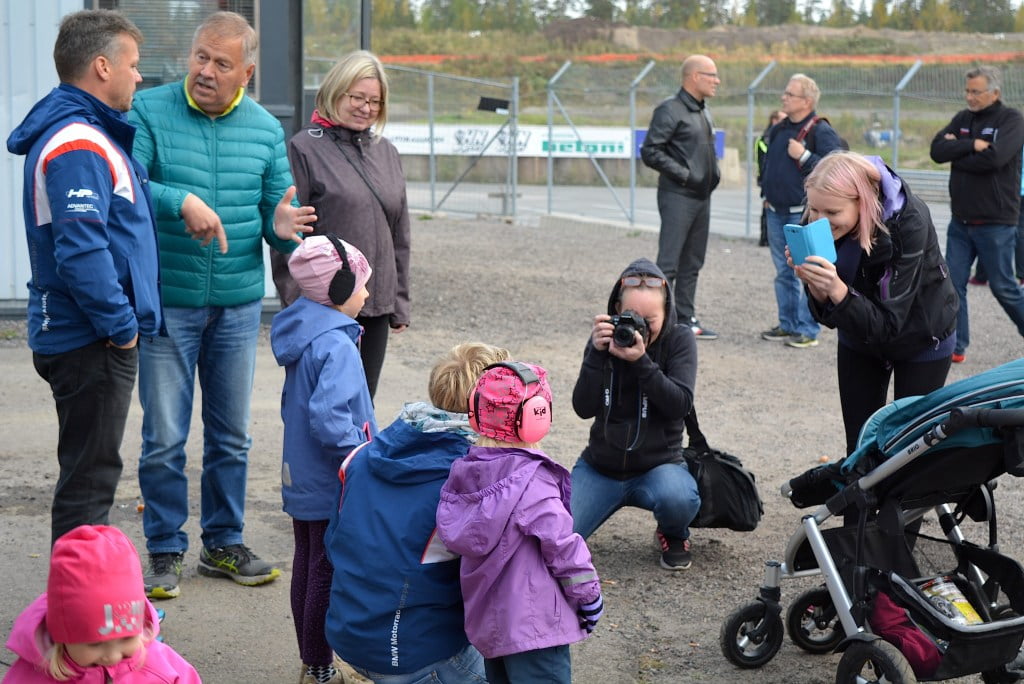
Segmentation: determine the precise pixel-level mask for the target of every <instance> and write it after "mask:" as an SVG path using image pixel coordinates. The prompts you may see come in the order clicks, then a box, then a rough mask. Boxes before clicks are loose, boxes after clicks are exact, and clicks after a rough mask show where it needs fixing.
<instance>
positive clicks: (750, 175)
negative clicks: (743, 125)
mask: <svg viewBox="0 0 1024 684" xmlns="http://www.w3.org/2000/svg"><path fill="white" fill-rule="evenodd" d="M774 68H775V60H774V59H773V60H772V61H770V62H768V64H767V66H765V68H764V69H762V70H761V73H760V74H758V75H757V78H755V79H754V80H753V81H751V82H750V85H749V86H747V219H746V224H747V237H750V220H751V216H752V214H751V208H752V207H751V200H750V194H751V193H752V192H753V191H754V91H755V90H756V89H757V86H758V85H760V84H761V81H763V80H764V79H765V77H766V76H767V75H768V74H769V73H770V72H771V70H772V69H774Z"/></svg>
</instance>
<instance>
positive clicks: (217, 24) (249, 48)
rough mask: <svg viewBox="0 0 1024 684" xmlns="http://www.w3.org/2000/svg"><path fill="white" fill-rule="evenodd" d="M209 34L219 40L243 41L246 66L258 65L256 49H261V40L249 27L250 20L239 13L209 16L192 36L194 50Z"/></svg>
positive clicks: (215, 13) (222, 13) (219, 13)
mask: <svg viewBox="0 0 1024 684" xmlns="http://www.w3.org/2000/svg"><path fill="white" fill-rule="evenodd" d="M204 33H209V34H210V35H212V36H215V37H217V38H228V39H230V40H235V39H238V38H241V39H242V59H244V60H245V63H246V65H249V64H255V63H256V48H258V47H259V39H258V38H257V36H256V30H255V29H254V28H253V27H252V26H250V25H249V22H248V20H247V19H246V18H245V17H243V16H242V15H241V14H238V13H237V12H214V13H213V14H211V15H210V16H208V17H207V18H206V19H205V20H204V21H203V23H202V24H200V25H199V26H198V27H197V28H196V32H195V33H193V34H192V48H193V49H195V46H196V43H198V42H199V37H200V36H201V35H203V34H204Z"/></svg>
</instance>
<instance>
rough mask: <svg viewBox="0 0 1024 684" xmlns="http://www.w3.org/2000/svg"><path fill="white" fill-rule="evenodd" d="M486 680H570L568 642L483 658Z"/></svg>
mask: <svg viewBox="0 0 1024 684" xmlns="http://www.w3.org/2000/svg"><path fill="white" fill-rule="evenodd" d="M484 667H485V668H486V670H487V681H488V682H490V684H513V682H530V683H531V684H570V682H572V659H571V658H570V654H569V647H568V646H548V647H547V648H538V649H536V650H534V651H523V652H522V653H512V654H510V655H507V656H501V657H500V658H488V659H487V660H486V661H485V662H484Z"/></svg>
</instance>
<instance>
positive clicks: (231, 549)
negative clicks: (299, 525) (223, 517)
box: [198, 544, 281, 587]
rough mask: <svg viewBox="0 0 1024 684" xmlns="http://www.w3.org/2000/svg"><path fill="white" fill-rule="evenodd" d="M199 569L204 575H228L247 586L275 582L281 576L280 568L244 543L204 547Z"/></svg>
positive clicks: (200, 554)
mask: <svg viewBox="0 0 1024 684" xmlns="http://www.w3.org/2000/svg"><path fill="white" fill-rule="evenodd" d="M198 569H199V574H200V575H203V576H204V577H227V578H228V579H231V580H234V581H235V582H237V583H238V584H244V585H245V586H247V587H254V586H256V585H258V584H266V583H267V582H273V581H274V580H276V579H277V578H278V577H280V576H281V571H280V570H278V569H277V568H275V567H274V566H273V565H272V564H271V563H268V562H267V561H265V560H263V559H261V558H260V557H259V556H257V555H256V554H255V553H253V552H252V550H251V549H250V548H249V547H248V546H246V545H244V544H231V545H229V546H221V547H218V548H215V549H207V548H204V549H203V550H202V551H200V552H199V568H198Z"/></svg>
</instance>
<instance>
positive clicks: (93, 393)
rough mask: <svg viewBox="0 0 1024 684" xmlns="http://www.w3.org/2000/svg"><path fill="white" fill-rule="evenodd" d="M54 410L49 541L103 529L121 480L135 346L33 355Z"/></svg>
mask: <svg viewBox="0 0 1024 684" xmlns="http://www.w3.org/2000/svg"><path fill="white" fill-rule="evenodd" d="M32 361H33V364H34V366H35V369H36V372H37V373H38V374H39V377H41V378H42V379H43V380H45V381H46V382H47V383H49V385H50V390H51V391H52V392H53V400H54V402H55V404H56V408H57V425H58V430H59V432H58V438H57V462H58V464H59V465H60V476H59V477H58V479H57V486H56V488H55V490H54V492H53V506H52V508H51V514H50V543H51V544H52V543H53V542H54V541H56V539H57V538H58V537H60V536H61V535H62V534H64V533H65V532H68V531H69V530H72V529H74V528H75V527H78V526H79V525H105V524H107V522H108V521H109V517H108V516H109V514H110V507H111V506H112V505H113V504H114V493H115V491H116V490H117V482H118V480H119V479H120V478H121V453H120V449H121V439H122V437H124V426H125V422H126V421H127V420H128V408H129V407H130V406H131V400H132V389H133V388H134V386H135V375H136V372H137V371H138V368H139V353H138V348H137V347H136V348H133V349H118V348H117V347H108V346H107V345H106V341H97V342H93V343H92V344H89V345H86V346H84V347H82V348H80V349H75V350H73V351H69V352H64V353H61V354H33V355H32Z"/></svg>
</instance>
